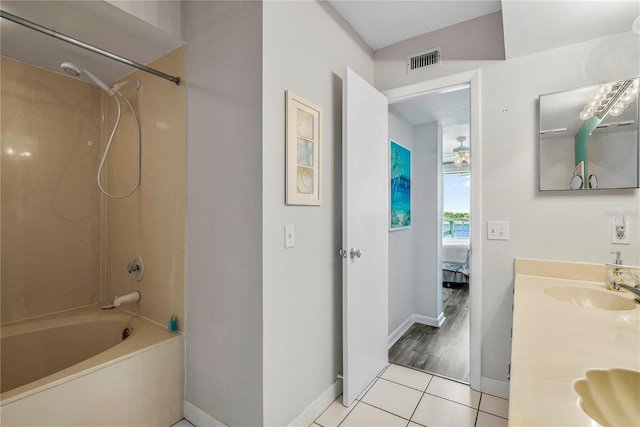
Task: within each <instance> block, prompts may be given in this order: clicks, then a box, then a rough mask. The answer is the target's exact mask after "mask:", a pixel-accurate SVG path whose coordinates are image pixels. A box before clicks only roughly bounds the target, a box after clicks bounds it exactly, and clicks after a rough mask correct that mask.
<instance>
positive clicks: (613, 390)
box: [573, 369, 640, 427]
mask: <svg viewBox="0 0 640 427" xmlns="http://www.w3.org/2000/svg"><path fill="white" fill-rule="evenodd" d="M573 388H574V389H575V391H576V392H577V393H578V395H580V399H579V400H578V405H579V406H580V409H582V410H583V411H584V412H585V413H586V414H587V415H588V416H589V417H591V418H592V419H593V420H594V421H596V422H597V423H598V424H600V425H602V426H604V427H615V426H640V372H638V371H631V370H628V369H609V370H602V369H589V370H588V371H587V372H586V378H581V379H579V380H577V381H576V382H574V383H573Z"/></svg>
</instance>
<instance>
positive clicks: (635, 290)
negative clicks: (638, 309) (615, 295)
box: [611, 282, 640, 302]
mask: <svg viewBox="0 0 640 427" xmlns="http://www.w3.org/2000/svg"><path fill="white" fill-rule="evenodd" d="M611 287H612V288H613V290H614V291H620V290H622V289H624V290H626V291H629V292H631V293H632V294H634V295H635V296H636V301H637V302H640V285H635V286H629V285H625V284H624V283H618V282H612V283H611Z"/></svg>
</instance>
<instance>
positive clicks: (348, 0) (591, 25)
mask: <svg viewBox="0 0 640 427" xmlns="http://www.w3.org/2000/svg"><path fill="white" fill-rule="evenodd" d="M329 1H330V2H331V4H333V6H334V7H335V8H336V9H337V10H338V12H339V13H340V14H341V15H342V16H343V17H344V18H345V19H346V20H347V22H349V23H350V24H351V26H352V27H353V28H354V29H355V31H356V32H357V33H358V34H359V35H360V36H361V37H362V38H363V39H364V41H365V42H366V43H367V44H368V45H369V47H371V48H372V49H373V50H377V49H380V48H382V47H385V46H389V45H391V44H394V43H397V42H400V41H403V40H406V39H408V38H411V37H415V36H418V35H421V34H425V33H429V32H432V31H435V30H438V29H441V28H444V27H448V26H451V25H454V24H457V23H460V22H464V21H468V20H470V19H473V18H477V17H479V16H483V15H487V14H489V13H493V12H497V11H499V10H502V20H503V31H504V43H505V54H506V58H507V59H508V58H515V57H518V56H523V55H529V54H532V53H535V52H541V51H543V50H549V49H554V48H557V47H561V46H566V45H570V44H573V43H579V42H583V41H587V40H592V39H595V38H598V37H604V36H607V35H612V34H617V33H622V32H626V31H631V26H632V24H633V21H634V19H635V18H637V17H638V16H640V1H638V0H554V1H544V0H502V1H499V0H498V1H484V0H478V1H464V0H454V1H452V0H449V1H443V0H415V1H404V0H396V1H386V0H380V1H357V0H329Z"/></svg>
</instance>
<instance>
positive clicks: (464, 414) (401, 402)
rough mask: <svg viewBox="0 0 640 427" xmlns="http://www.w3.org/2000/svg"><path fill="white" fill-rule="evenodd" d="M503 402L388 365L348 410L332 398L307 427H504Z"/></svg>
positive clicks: (505, 407) (505, 410)
mask: <svg viewBox="0 0 640 427" xmlns="http://www.w3.org/2000/svg"><path fill="white" fill-rule="evenodd" d="M508 412H509V401H508V400H505V399H500V398H498V397H494V396H491V395H488V394H484V393H479V392H477V391H474V390H471V388H469V386H467V385H464V384H461V383H458V382H455V381H451V380H448V379H444V378H441V377H437V376H433V375H430V374H427V373H425V372H421V371H417V370H414V369H409V368H405V367H403V366H399V365H394V364H391V365H389V367H388V368H387V369H386V370H385V371H383V372H382V374H381V375H380V376H379V377H378V378H377V379H376V380H375V382H374V383H373V385H371V387H370V388H369V389H368V390H367V391H365V392H364V393H363V394H362V396H360V397H359V398H358V399H357V400H356V401H355V402H354V403H353V404H352V405H351V406H350V407H349V408H345V407H344V406H342V396H340V397H338V399H336V400H335V401H334V402H333V403H332V404H331V405H330V406H329V407H328V408H327V409H326V410H325V411H324V412H323V413H322V414H321V415H320V416H319V417H318V418H317V419H316V420H315V422H314V423H313V424H312V426H311V427H318V426H321V427H334V426H341V427H351V426H359V427H370V426H389V427H392V426H402V427H420V426H428V427H436V426H468V427H490V426H491V427H506V426H507V416H508Z"/></svg>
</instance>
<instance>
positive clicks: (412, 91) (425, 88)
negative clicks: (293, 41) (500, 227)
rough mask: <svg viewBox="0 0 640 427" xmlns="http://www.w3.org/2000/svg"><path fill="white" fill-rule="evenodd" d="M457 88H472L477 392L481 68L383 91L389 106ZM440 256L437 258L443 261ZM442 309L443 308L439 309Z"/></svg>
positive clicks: (472, 348) (473, 378)
mask: <svg viewBox="0 0 640 427" xmlns="http://www.w3.org/2000/svg"><path fill="white" fill-rule="evenodd" d="M458 85H469V91H470V98H471V99H470V106H471V112H470V131H471V141H472V144H473V148H472V151H473V154H472V159H473V163H472V165H471V170H470V181H471V189H470V193H471V212H472V215H471V219H470V226H471V245H472V247H471V256H470V261H469V263H470V278H469V284H470V286H469V300H470V301H469V323H470V325H469V353H470V354H469V382H470V385H471V388H472V389H474V390H478V391H480V390H481V382H482V372H481V368H482V360H481V359H482V346H481V341H482V327H481V323H482V250H481V242H482V235H483V233H482V230H483V229H484V228H483V227H482V224H483V220H482V186H481V184H482V180H481V178H482V155H481V154H482V141H481V132H480V130H481V129H480V126H481V123H480V69H474V70H470V71H466V72H463V73H458V74H453V75H450V76H445V77H440V78H436V79H433V80H428V81H424V82H420V83H415V84H412V85H407V86H402V87H399V88H395V89H389V90H387V91H384V92H382V93H383V94H384V95H386V96H387V99H388V100H389V105H391V104H395V103H398V102H402V101H406V100H408V99H411V98H415V97H418V96H421V95H425V94H427V93H431V92H438V91H441V90H443V89H446V88H450V87H452V86H458ZM440 257H441V255H440V254H439V255H438V258H440ZM440 307H441V306H440Z"/></svg>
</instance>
